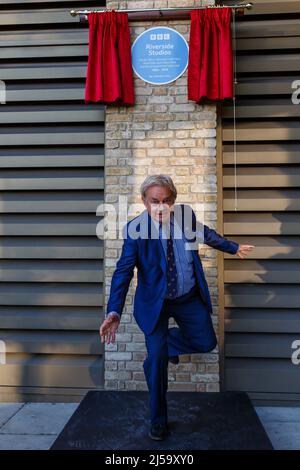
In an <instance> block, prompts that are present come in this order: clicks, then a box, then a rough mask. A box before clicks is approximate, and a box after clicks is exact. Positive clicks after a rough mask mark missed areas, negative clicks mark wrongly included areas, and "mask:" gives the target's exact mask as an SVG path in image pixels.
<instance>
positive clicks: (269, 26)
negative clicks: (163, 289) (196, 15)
mask: <svg viewBox="0 0 300 470" xmlns="http://www.w3.org/2000/svg"><path fill="white" fill-rule="evenodd" d="M229 3H230V4H232V2H231V1H230V2H227V4H229ZM236 3H237V2H236ZM253 3H254V9H253V10H252V11H251V12H250V13H247V14H246V15H245V16H244V17H242V18H240V19H239V20H238V21H237V37H238V39H237V72H238V84H237V99H236V104H237V109H236V116H237V127H236V137H237V184H238V191H237V196H238V210H237V211H236V212H235V210H234V182H235V177H234V153H233V135H234V134H233V108H232V107H231V106H224V107H223V116H222V117H223V124H222V127H223V132H222V135H223V208H224V216H223V221H224V234H225V235H226V236H228V237H232V238H233V239H234V240H236V241H238V242H239V243H245V244H248V243H249V244H253V245H256V248H255V251H253V252H252V253H251V255H250V256H248V257H247V260H239V259H238V258H236V259H233V258H232V257H231V256H230V255H226V256H225V264H224V283H225V287H224V289H225V295H224V306H225V310H224V311H225V387H226V389H227V390H244V391H247V392H249V393H250V396H252V397H253V398H259V399H263V398H267V399H274V400H281V399H282V400H299V398H300V369H299V367H300V366H296V365H293V364H292V362H291V354H292V349H291V345H292V342H293V341H294V340H295V339H296V340H299V339H300V289H299V283H300V261H299V259H300V223H299V210H300V121H299V118H300V105H295V104H292V101H291V95H292V92H293V91H294V90H293V89H292V83H293V81H294V80H299V78H300V77H299V70H300V54H299V48H300V37H299V35H300V1H270V0H254V1H253Z"/></svg>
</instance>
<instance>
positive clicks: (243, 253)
mask: <svg viewBox="0 0 300 470" xmlns="http://www.w3.org/2000/svg"><path fill="white" fill-rule="evenodd" d="M253 248H254V245H240V246H239V249H238V251H237V252H236V255H238V256H239V257H240V258H242V259H243V258H245V256H246V255H247V254H248V252H249V251H251V250H253Z"/></svg>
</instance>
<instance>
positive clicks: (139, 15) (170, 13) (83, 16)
mask: <svg viewBox="0 0 300 470" xmlns="http://www.w3.org/2000/svg"><path fill="white" fill-rule="evenodd" d="M252 6H253V4H252V3H241V4H239V5H206V6H199V7H184V8H180V7H178V8H175V7H174V8H141V9H139V10H122V9H119V10H117V9H113V8H112V9H110V8H102V9H96V10H71V11H70V15H71V16H74V17H75V16H77V15H79V16H80V21H84V20H87V15H88V14H89V13H104V12H106V11H112V10H114V11H117V12H122V13H128V17H129V19H132V20H137V19H142V20H145V19H147V20H149V19H173V18H174V19H178V18H181V19H186V18H189V12H190V11H192V10H204V9H206V8H232V9H236V10H243V9H247V10H250V9H251V8H252ZM154 13H157V15H154Z"/></svg>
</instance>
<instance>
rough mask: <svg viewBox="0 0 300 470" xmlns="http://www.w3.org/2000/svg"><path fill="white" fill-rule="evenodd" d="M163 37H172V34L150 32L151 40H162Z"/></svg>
mask: <svg viewBox="0 0 300 470" xmlns="http://www.w3.org/2000/svg"><path fill="white" fill-rule="evenodd" d="M163 39H166V40H168V39H170V34H168V33H166V34H150V40H151V41H162V40H163Z"/></svg>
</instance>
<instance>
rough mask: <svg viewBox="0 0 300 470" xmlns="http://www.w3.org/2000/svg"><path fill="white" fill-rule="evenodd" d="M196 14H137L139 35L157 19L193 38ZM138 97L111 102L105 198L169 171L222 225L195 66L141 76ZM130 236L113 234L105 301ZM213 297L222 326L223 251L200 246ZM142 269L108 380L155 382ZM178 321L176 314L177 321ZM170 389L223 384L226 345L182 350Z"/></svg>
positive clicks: (119, 385) (208, 116)
mask: <svg viewBox="0 0 300 470" xmlns="http://www.w3.org/2000/svg"><path fill="white" fill-rule="evenodd" d="M213 3H214V2H213V1H203V2H201V1H197V0H195V1H193V0H169V1H167V0H165V1H163V0H157V1H138V0H135V1H130V0H129V1H120V2H115V1H107V6H108V7H110V8H152V7H174V6H179V7H183V6H200V5H201V4H203V5H205V4H213ZM189 23H190V22H189V20H183V21H182V20H181V21H178V20H176V21H169V22H167V21H165V22H162V21H160V22H149V21H148V22H134V23H133V22H130V29H131V39H132V42H133V41H134V40H135V38H136V37H137V35H139V34H140V33H141V32H143V31H144V30H145V29H146V28H149V27H151V26H153V25H155V26H158V25H167V26H170V27H174V28H175V29H176V30H177V31H179V32H180V33H182V34H183V35H184V37H185V38H186V40H187V41H188V39H189ZM134 85H135V97H136V104H135V106H133V107H130V108H126V107H115V106H107V107H106V124H105V126H106V130H105V174H106V180H105V201H106V202H108V203H117V201H118V198H119V195H123V196H127V198H128V199H127V200H128V203H129V204H132V203H140V202H141V199H140V194H139V188H140V184H141V183H142V181H143V180H144V179H145V177H146V176H147V175H149V174H156V173H167V174H169V175H170V176H171V177H172V178H173V180H174V182H175V184H176V187H177V190H178V197H177V201H176V202H177V203H188V204H190V205H191V206H192V207H193V205H195V204H196V203H203V207H204V222H205V223H206V224H207V225H209V226H210V227H211V228H214V229H216V215H217V206H216V202H217V185H216V107H215V105H214V104H212V105H205V106H202V105H197V104H195V103H193V102H188V100H187V71H186V72H185V73H184V75H182V76H181V77H180V78H179V79H177V80H176V81H175V82H173V83H171V84H168V85H165V86H155V85H150V84H148V83H145V82H144V81H142V80H141V79H139V78H138V77H136V76H134ZM122 243H123V242H122V240H109V239H107V240H106V241H105V268H104V272H105V303H107V300H108V296H109V292H110V282H111V276H112V274H113V272H114V267H115V264H116V262H117V260H118V258H119V256H120V252H121V247H122ZM199 250H200V251H199V252H200V255H201V257H202V260H203V267H204V270H205V274H206V278H207V281H208V284H209V288H210V292H211V297H212V302H213V309H214V315H213V321H214V325H215V329H216V332H218V305H217V294H218V292H217V260H216V251H215V250H213V249H211V248H209V247H208V246H207V245H204V246H202V247H200V248H199ZM135 285H136V273H135V276H134V278H133V280H132V282H131V285H130V288H129V291H128V295H127V300H126V304H125V307H124V310H123V315H122V320H121V323H120V325H119V329H118V333H117V337H116V342H115V343H114V344H110V345H105V388H107V389H127V390H147V385H146V382H145V377H144V372H143V361H144V359H145V357H146V347H145V341H144V335H143V333H142V331H141V330H140V329H139V327H138V326H137V324H136V322H135V320H134V318H133V316H132V309H133V305H132V304H133V296H134V291H135ZM173 325H176V323H175V321H174V320H173V319H171V321H170V326H173ZM169 390H182V391H218V390H219V357H218V350H217V348H216V350H214V351H212V352H211V353H209V354H192V355H185V356H180V364H179V365H178V366H174V365H172V364H170V365H169Z"/></svg>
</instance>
